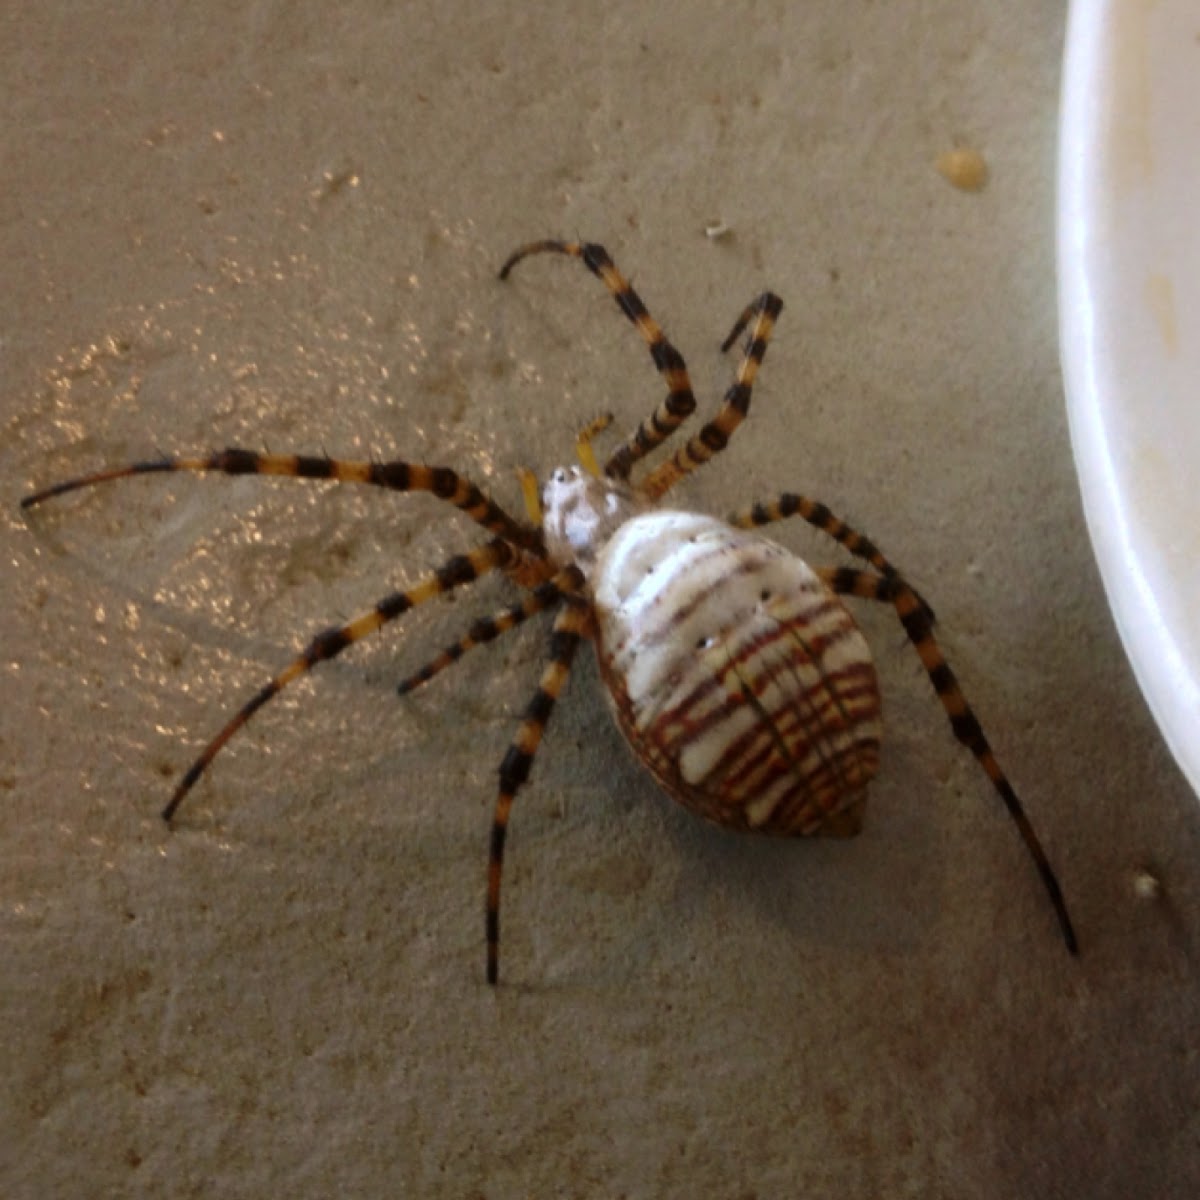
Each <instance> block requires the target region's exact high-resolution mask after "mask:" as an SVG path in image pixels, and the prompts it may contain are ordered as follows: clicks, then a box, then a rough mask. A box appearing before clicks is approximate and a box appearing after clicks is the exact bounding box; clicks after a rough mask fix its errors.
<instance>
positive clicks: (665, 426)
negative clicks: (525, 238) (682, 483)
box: [500, 239, 696, 479]
mask: <svg viewBox="0 0 1200 1200" xmlns="http://www.w3.org/2000/svg"><path fill="white" fill-rule="evenodd" d="M531 254H566V255H569V256H570V257H571V258H578V259H580V260H582V262H583V264H584V266H585V267H587V269H588V270H589V271H591V273H592V274H593V275H595V276H596V277H597V278H598V279H599V280H600V281H601V282H602V283H603V284H604V286H605V287H607V288H608V290H609V291H610V292H611V293H612V297H613V299H614V300H615V301H616V302H617V307H618V308H620V310H621V311H622V312H623V313H624V314H625V316H626V317H628V319H629V320H630V322H631V323H632V324H633V325H634V326H635V327H636V328H637V331H638V333H640V334H641V335H642V340H643V341H644V342H645V343H646V345H647V347H648V348H649V350H650V357H651V358H652V359H653V360H654V365H655V367H657V368H658V372H659V374H660V375H662V377H663V379H665V380H666V383H667V397H666V399H665V400H664V401H663V402H662V403H661V404H660V405H659V406H658V408H656V409H655V410H654V412H652V413H651V414H650V416H648V417H647V418H646V419H645V420H644V421H643V422H642V423H641V425H640V426H639V427H638V429H637V431H636V432H635V433H633V434H632V435H631V436H630V437H629V438H628V439H627V440H626V441H625V442H624V444H623V445H621V446H619V447H618V448H617V449H616V450H615V451H614V452H613V453H612V455H611V456H610V457H609V459H608V461H607V462H606V463H605V464H604V473H605V474H606V475H608V476H610V477H613V478H616V479H628V478H629V472H630V470H631V469H632V467H633V464H634V463H636V462H637V461H638V460H639V459H641V458H643V457H645V455H647V454H648V453H649V452H650V451H651V450H653V449H654V447H655V446H658V445H660V444H661V443H662V442H663V441H664V440H665V439H666V438H668V437H670V436H671V434H672V433H674V432H675V430H676V429H678V428H679V426H680V425H682V424H683V422H684V421H685V420H687V418H688V417H689V416H691V414H692V413H693V412H694V411H695V409H696V397H695V396H694V395H693V394H692V382H691V380H690V379H689V378H688V369H687V364H686V363H685V362H684V361H683V355H682V354H680V353H679V351H678V350H676V349H675V347H674V346H673V345H672V344H671V343H670V342H669V341H668V340H667V337H666V335H665V334H664V333H663V331H662V329H661V328H660V326H659V324H658V322H657V321H656V320H655V319H654V318H653V317H652V316H651V315H650V313H649V311H648V310H647V308H646V306H645V304H644V303H643V302H642V298H641V297H640V296H639V295H638V294H637V292H635V291H634V290H633V287H632V286H631V285H630V283H629V281H628V280H627V279H626V278H625V277H624V276H623V275H622V274H621V272H620V271H618V270H617V268H616V266H615V265H614V263H613V260H612V259H611V258H610V257H609V256H608V251H607V250H605V249H604V247H603V246H598V245H596V244H595V243H594V242H562V241H557V240H554V239H549V240H546V241H540V242H530V243H528V244H527V245H525V246H522V247H521V248H520V249H519V250H516V251H514V253H513V254H511V255H510V256H509V258H508V261H507V262H506V263H505V264H504V266H503V267H501V268H500V278H501V279H507V278H508V273H509V272H510V271H511V270H512V269H513V267H515V266H516V265H517V263H519V262H520V261H521V260H522V259H523V258H528V257H529V256H530V255H531Z"/></svg>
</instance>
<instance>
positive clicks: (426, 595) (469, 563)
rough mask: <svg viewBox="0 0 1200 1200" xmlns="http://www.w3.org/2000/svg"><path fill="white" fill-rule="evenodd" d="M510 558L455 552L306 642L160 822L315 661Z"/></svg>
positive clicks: (505, 550)
mask: <svg viewBox="0 0 1200 1200" xmlns="http://www.w3.org/2000/svg"><path fill="white" fill-rule="evenodd" d="M515 558H516V552H515V551H514V550H513V549H512V548H511V547H510V546H509V545H508V544H507V543H506V542H504V541H501V540H500V539H498V538H497V539H496V540H494V541H491V542H488V543H487V544H486V545H484V546H480V547H478V548H477V549H475V550H472V551H470V552H468V553H467V554H458V555H455V556H454V557H453V558H450V559H447V561H446V562H444V563H443V564H442V565H441V566H440V567H439V568H438V569H437V570H436V571H434V572H432V573H431V574H429V575H426V576H425V577H424V578H423V579H420V580H418V581H417V582H416V583H415V584H413V586H412V587H410V588H406V589H404V590H403V591H399V592H392V593H391V594H389V595H387V596H384V597H383V599H382V600H379V601H377V602H376V604H375V606H374V607H373V608H371V609H369V610H368V611H367V612H365V613H362V614H361V615H359V616H357V617H355V618H354V619H353V620H351V621H348V622H347V623H346V624H344V625H332V626H330V627H329V628H328V629H323V630H322V631H321V632H320V633H318V634H317V635H316V637H314V638H313V639H312V641H310V642H309V644H308V645H307V646H306V647H305V649H304V651H303V653H302V654H300V655H299V657H297V658H295V659H293V660H292V661H291V662H290V663H289V664H288V665H287V666H286V667H284V669H283V670H282V671H280V672H279V674H277V675H275V676H274V677H272V678H271V679H270V680H268V682H267V683H265V684H264V685H263V686H262V687H261V688H260V689H259V690H258V691H257V692H256V693H255V694H254V696H252V697H251V699H250V700H249V701H248V702H247V703H246V704H244V705H243V706H242V707H241V708H240V709H239V710H238V711H237V712H236V713H235V714H234V715H233V717H232V718H231V719H230V720H229V721H228V722H227V723H226V724H225V726H224V728H222V730H221V731H220V733H218V734H217V736H216V737H214V738H213V739H212V741H210V742H209V743H208V745H207V746H205V747H204V750H203V751H202V752H201V754H200V757H199V758H197V759H196V761H195V762H194V763H192V765H191V766H190V767H188V769H187V771H185V772H184V775H183V778H182V779H180V781H179V784H178V786H177V787H176V788H175V791H174V793H173V794H172V795H171V799H170V800H169V801H167V806H166V808H164V809H163V812H162V816H163V820H164V821H170V820H171V818H172V817H173V816H174V815H175V811H176V810H177V809H178V808H179V805H180V804H181V803H182V802H183V799H184V797H185V796H186V795H187V794H188V792H190V791H191V789H192V787H193V785H194V784H195V783H196V781H197V780H198V779H199V778H200V776H201V775H203V774H204V772H205V770H207V768H208V765H209V763H211V762H212V760H213V759H214V758H215V757H216V756H217V754H218V752H219V751H220V750H221V748H222V747H223V746H224V745H225V743H226V742H228V741H229V739H230V738H231V737H233V735H234V734H235V733H237V731H238V730H239V729H241V727H242V726H243V725H245V724H246V722H247V721H249V720H250V718H251V717H252V716H254V714H255V713H256V712H258V710H259V709H260V708H262V706H263V705H264V704H266V702H267V701H268V700H270V699H271V698H272V697H274V696H277V695H278V694H279V693H280V692H281V691H282V690H283V689H284V688H285V687H286V686H287V685H288V684H289V683H292V682H293V681H295V680H296V679H299V678H300V676H301V675H305V674H307V673H308V672H309V671H311V670H312V669H313V667H315V666H316V665H317V663H319V662H326V661H328V660H329V659H331V658H336V657H337V655H339V654H341V652H342V651H343V650H345V649H346V647H347V646H351V645H353V644H354V643H355V642H357V641H359V640H360V639H362V638H364V637H366V636H367V635H368V634H370V633H374V632H375V631H376V630H377V629H379V628H381V627H382V626H384V625H386V624H387V623H388V622H389V621H394V620H395V619H396V618H397V617H399V616H401V615H402V614H403V613H406V612H408V610H409V609H410V608H413V607H415V606H416V605H418V604H423V603H424V602H425V601H426V600H432V599H433V598H434V597H435V596H439V595H441V594H442V593H443V592H448V591H450V590H451V589H452V588H456V587H460V586H461V585H462V584H465V583H471V582H473V581H474V580H476V579H478V578H479V577H480V576H481V575H484V574H486V573H487V572H488V571H492V570H495V569H496V568H497V567H505V566H508V565H509V564H510V563H512V562H513V561H514V560H515Z"/></svg>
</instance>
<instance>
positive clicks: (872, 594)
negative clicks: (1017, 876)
mask: <svg viewBox="0 0 1200 1200" xmlns="http://www.w3.org/2000/svg"><path fill="white" fill-rule="evenodd" d="M817 574H818V575H820V577H821V578H822V580H824V582H825V584H826V586H828V587H829V588H830V590H831V591H834V592H837V593H839V594H841V595H850V596H860V597H862V598H864V599H867V600H880V601H883V602H884V603H886V604H891V605H892V606H893V607H894V608H895V610H896V615H897V616H898V617H899V618H900V623H901V625H903V626H904V632H905V633H906V634H907V635H908V640H909V641H910V642H912V644H913V648H914V649H915V650H916V652H917V655H918V657H919V658H920V659H921V665H922V666H923V667H924V668H925V671H926V674H928V676H929V680H930V682H931V683H932V684H933V690H934V691H935V692H937V695H938V699H939V700H940V701H941V702H942V707H943V708H944V709H945V710H946V715H947V716H948V717H949V718H950V728H951V729H953V731H954V736H955V737H956V738H957V739H958V740H959V741H960V742H961V743H962V744H963V745H964V746H966V748H967V749H968V750H970V752H971V753H972V754H973V755H974V756H975V759H976V761H977V762H978V763H979V765H980V766H981V767H982V768H983V769H984V771H985V772H986V774H987V777H988V778H989V779H990V780H991V781H992V786H993V787H994V788H995V789H996V791H997V792H998V793H999V794H1000V799H1001V800H1003V801H1004V807H1005V808H1006V809H1008V814H1009V816H1010V817H1012V819H1013V821H1014V822H1015V823H1016V826H1017V830H1018V831H1019V832H1020V834H1021V840H1022V841H1023V842H1024V843H1025V847H1026V849H1027V850H1028V851H1029V854H1030V856H1031V857H1032V859H1033V862H1034V865H1035V866H1036V867H1037V872H1038V874H1039V875H1040V876H1041V879H1042V883H1043V885H1044V886H1045V888H1046V892H1047V894H1048V895H1049V897H1050V903H1051V904H1052V905H1053V906H1054V912H1055V914H1056V915H1057V917H1058V924H1059V926H1060V928H1061V929H1062V935H1063V940H1064V941H1065V942H1066V943H1067V949H1068V950H1069V951H1070V952H1071V953H1072V954H1078V953H1079V943H1078V941H1077V940H1076V937H1075V929H1074V927H1073V926H1072V924H1071V918H1070V916H1069V914H1068V913H1067V904H1066V900H1065V899H1064V898H1063V894H1062V888H1060V887H1059V884H1058V879H1057V878H1056V876H1055V874H1054V870H1053V868H1052V867H1051V866H1050V862H1049V859H1047V857H1046V852H1045V851H1044V850H1043V849H1042V844H1041V842H1040V841H1039V840H1038V836H1037V834H1036V833H1035V832H1034V828H1033V824H1032V822H1031V821H1030V820H1029V817H1028V816H1027V815H1026V813H1025V808H1024V805H1022V803H1021V801H1020V800H1019V799H1018V797H1017V793H1016V791H1015V789H1014V788H1013V786H1012V784H1011V783H1010V782H1009V779H1008V776H1007V775H1006V774H1005V773H1004V769H1003V768H1002V767H1001V766H1000V764H999V762H998V761H997V760H996V755H995V753H994V751H993V750H992V747H991V744H990V743H989V742H988V740H987V737H986V736H985V734H984V732H983V729H982V727H981V726H980V724H979V719H978V717H976V715H975V712H974V710H973V709H972V708H971V706H970V704H968V703H967V698H966V697H965V696H964V695H963V692H962V688H961V687H960V686H959V682H958V678H957V677H956V676H955V674H954V672H953V671H952V670H951V669H950V666H949V664H948V663H947V662H946V660H945V658H944V657H943V655H942V651H941V648H940V647H939V646H938V644H937V641H936V640H935V639H934V636H933V626H932V622H931V621H930V618H929V614H928V612H927V611H926V609H925V607H924V605H923V604H922V601H921V599H920V597H919V596H918V595H917V594H916V592H914V591H913V590H912V588H910V587H909V586H908V584H907V583H905V582H904V580H903V579H902V578H901V577H900V576H899V575H893V576H882V575H875V574H873V573H872V572H870V571H861V570H858V569H857V568H854V567H833V568H828V569H825V570H820V571H818V572H817Z"/></svg>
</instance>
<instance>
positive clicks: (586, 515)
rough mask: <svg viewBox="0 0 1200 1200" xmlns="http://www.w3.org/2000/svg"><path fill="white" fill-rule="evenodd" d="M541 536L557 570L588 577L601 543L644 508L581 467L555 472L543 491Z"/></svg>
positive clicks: (626, 490)
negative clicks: (577, 571) (568, 569)
mask: <svg viewBox="0 0 1200 1200" xmlns="http://www.w3.org/2000/svg"><path fill="white" fill-rule="evenodd" d="M541 500H542V534H543V536H544V537H545V539H546V550H547V551H548V553H549V555H550V557H551V559H552V560H553V561H554V562H555V563H556V564H557V565H558V566H560V567H565V566H568V565H570V564H574V565H575V566H577V567H578V568H579V569H580V570H581V571H582V572H583V573H584V575H585V576H586V575H589V574H590V573H591V569H592V567H593V566H594V565H595V562H596V556H597V555H598V554H599V553H600V551H601V550H602V549H603V548H604V545H605V543H606V542H607V541H608V539H609V538H610V537H612V535H613V534H614V533H615V532H616V531H617V529H618V528H620V526H622V525H623V524H624V523H625V522H626V521H628V520H629V518H630V517H635V516H637V514H638V513H640V512H642V511H643V510H644V509H645V507H646V506H645V502H644V501H643V500H641V499H639V497H638V496H637V495H636V494H635V493H634V491H633V489H632V488H631V487H630V486H629V485H628V484H627V483H624V482H622V481H620V480H616V479H608V478H605V477H603V476H600V477H598V476H594V475H589V474H588V472H587V471H585V470H584V469H583V468H582V467H557V468H556V469H555V470H553V471H552V472H551V473H550V476H549V478H548V479H547V480H546V482H545V483H544V484H543V485H542V495H541Z"/></svg>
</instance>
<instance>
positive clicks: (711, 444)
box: [642, 292, 783, 499]
mask: <svg viewBox="0 0 1200 1200" xmlns="http://www.w3.org/2000/svg"><path fill="white" fill-rule="evenodd" d="M782 310H783V301H782V300H780V298H779V297H778V296H776V295H775V294H774V293H773V292H763V294H762V295H761V296H759V297H758V299H757V300H755V301H754V303H753V304H751V305H750V307H749V308H748V309H747V310H746V312H745V313H743V314H742V317H741V318H740V319H739V321H738V323H737V324H736V325H734V327H733V333H732V334H731V335H730V337H729V339H727V341H726V343H725V345H727V346H729V345H732V344H733V340H734V339H735V338H736V337H737V335H738V333H740V332H741V330H742V329H743V328H744V327H745V325H746V324H747V322H749V321H751V320H752V321H753V325H752V326H751V328H750V338H749V340H748V341H747V343H746V352H745V354H744V355H743V356H742V362H741V365H740V366H739V367H738V372H737V377H736V378H735V379H734V381H733V383H732V384H731V385H730V387H729V390H728V391H727V392H726V393H725V401H724V403H723V404H722V405H721V409H720V411H719V412H718V413H717V415H716V417H714V418H713V420H711V421H709V422H708V423H707V424H706V425H705V426H704V427H703V428H702V429H701V430H700V432H699V433H697V434H696V435H695V436H694V437H691V438H689V439H688V442H687V445H686V446H684V447H682V448H681V449H679V450H677V451H676V452H675V453H674V455H673V456H672V457H671V458H670V459H669V460H668V461H667V462H665V463H663V464H662V465H661V466H659V467H656V468H655V469H654V470H653V471H651V473H650V474H649V475H648V476H647V477H646V479H645V481H644V482H643V484H642V491H643V492H645V493H646V495H648V496H649V497H650V498H651V499H657V497H659V496H661V495H662V494H663V493H664V492H666V491H668V490H669V489H670V488H672V487H674V486H675V484H676V483H678V482H679V480H681V479H682V478H683V477H684V476H685V475H688V474H690V473H691V472H692V471H694V470H695V469H696V468H697V467H701V466H703V465H704V464H705V463H706V462H708V460H709V459H710V458H712V457H713V455H715V454H719V453H720V452H721V451H722V450H724V449H725V447H726V446H727V445H728V444H729V439H730V437H731V436H732V435H733V431H734V430H735V429H737V427H738V426H739V425H740V424H741V423H742V421H744V420H745V418H746V414H747V413H748V412H749V411H750V394H751V392H752V390H753V388H754V379H755V376H756V375H757V374H758V368H759V366H761V364H762V360H763V356H764V355H765V354H766V352H767V345H768V343H769V342H770V340H771V331H772V330H773V329H774V328H775V322H776V321H777V320H778V319H779V314H780V312H781V311H782Z"/></svg>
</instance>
